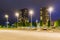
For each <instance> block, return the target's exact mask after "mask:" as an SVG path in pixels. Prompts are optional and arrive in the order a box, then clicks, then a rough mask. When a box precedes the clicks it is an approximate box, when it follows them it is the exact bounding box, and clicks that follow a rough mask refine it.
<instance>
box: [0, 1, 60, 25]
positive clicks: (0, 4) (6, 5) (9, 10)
mask: <svg viewBox="0 0 60 40" xmlns="http://www.w3.org/2000/svg"><path fill="white" fill-rule="evenodd" d="M45 6H52V7H54V11H53V12H52V20H53V21H55V20H58V19H60V0H0V24H5V22H6V19H5V17H4V15H5V14H8V15H9V22H10V24H12V23H14V22H16V17H15V15H14V14H15V12H16V11H17V10H18V9H22V8H28V9H33V10H34V15H33V21H35V20H39V17H40V8H41V7H45Z"/></svg>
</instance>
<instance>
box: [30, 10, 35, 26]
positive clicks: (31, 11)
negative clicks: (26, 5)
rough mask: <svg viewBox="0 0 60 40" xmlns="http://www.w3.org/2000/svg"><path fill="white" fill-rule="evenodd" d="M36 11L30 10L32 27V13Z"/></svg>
mask: <svg viewBox="0 0 60 40" xmlns="http://www.w3.org/2000/svg"><path fill="white" fill-rule="evenodd" d="M33 13H34V11H33V10H30V11H29V14H30V15H31V27H32V15H33Z"/></svg>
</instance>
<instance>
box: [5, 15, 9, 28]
mask: <svg viewBox="0 0 60 40" xmlns="http://www.w3.org/2000/svg"><path fill="white" fill-rule="evenodd" d="M5 18H6V19H7V28H8V15H5Z"/></svg>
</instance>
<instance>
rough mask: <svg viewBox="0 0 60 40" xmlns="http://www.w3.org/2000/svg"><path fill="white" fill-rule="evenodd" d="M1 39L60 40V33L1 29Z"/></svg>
mask: <svg viewBox="0 0 60 40" xmlns="http://www.w3.org/2000/svg"><path fill="white" fill-rule="evenodd" d="M0 40H60V33H55V32H37V31H23V30H0Z"/></svg>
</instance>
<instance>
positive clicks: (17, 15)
mask: <svg viewBox="0 0 60 40" xmlns="http://www.w3.org/2000/svg"><path fill="white" fill-rule="evenodd" d="M15 16H16V17H17V27H18V17H19V13H18V12H16V13H15Z"/></svg>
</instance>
